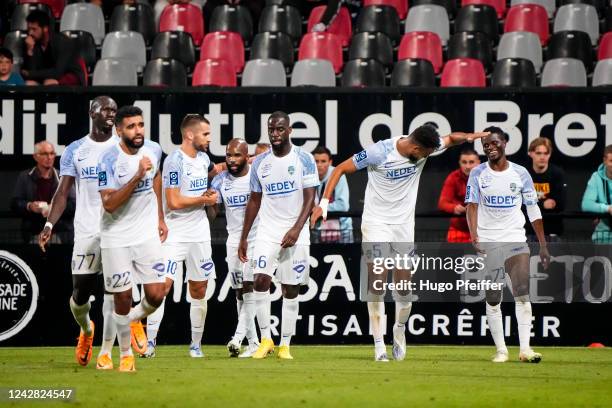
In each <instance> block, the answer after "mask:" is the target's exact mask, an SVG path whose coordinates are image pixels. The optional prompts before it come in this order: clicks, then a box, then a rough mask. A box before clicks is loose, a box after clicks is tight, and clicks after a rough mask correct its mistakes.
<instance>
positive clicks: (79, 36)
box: [62, 31, 98, 72]
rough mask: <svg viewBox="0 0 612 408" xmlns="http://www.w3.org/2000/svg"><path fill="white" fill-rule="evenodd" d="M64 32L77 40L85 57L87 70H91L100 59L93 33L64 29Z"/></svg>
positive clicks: (80, 51)
mask: <svg viewBox="0 0 612 408" xmlns="http://www.w3.org/2000/svg"><path fill="white" fill-rule="evenodd" d="M62 34H64V35H65V36H66V37H68V38H71V39H72V40H73V41H76V43H77V47H78V49H79V55H80V56H81V57H82V58H83V62H84V63H85V66H86V67H87V71H88V72H91V70H92V69H93V68H94V66H95V65H96V61H97V60H98V57H97V55H96V42H95V40H94V39H93V36H92V35H91V33H88V32H87V31H63V32H62Z"/></svg>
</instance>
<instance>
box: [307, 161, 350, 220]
mask: <svg viewBox="0 0 612 408" xmlns="http://www.w3.org/2000/svg"><path fill="white" fill-rule="evenodd" d="M333 170H334V166H329V168H328V169H327V174H325V177H323V180H321V184H319V186H318V187H317V197H321V195H322V194H323V186H324V185H325V184H327V180H328V179H329V176H330V175H331V174H332V171H333ZM349 196H350V195H349V188H348V182H347V181H346V176H345V175H342V177H340V180H339V181H338V184H337V185H336V188H335V189H334V192H333V193H332V199H331V200H329V206H328V207H327V211H329V212H332V211H348V210H349ZM339 220H340V230H341V231H347V230H352V229H353V221H352V220H351V218H349V217H342V218H340V219H339ZM320 228H321V222H320V221H319V222H318V223H317V227H316V229H320Z"/></svg>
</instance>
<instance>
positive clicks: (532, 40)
mask: <svg viewBox="0 0 612 408" xmlns="http://www.w3.org/2000/svg"><path fill="white" fill-rule="evenodd" d="M505 58H525V59H528V60H530V61H531V62H532V63H533V66H534V68H535V70H536V72H540V70H541V69H542V64H543V62H542V60H543V58H542V44H540V38H539V37H538V35H537V34H535V33H530V32H527V31H514V32H512V33H505V34H504V35H502V36H501V39H500V40H499V44H498V46H497V59H498V60H501V59H505Z"/></svg>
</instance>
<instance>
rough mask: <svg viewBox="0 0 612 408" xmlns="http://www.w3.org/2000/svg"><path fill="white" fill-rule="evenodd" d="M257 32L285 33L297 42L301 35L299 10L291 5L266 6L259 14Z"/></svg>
mask: <svg viewBox="0 0 612 408" xmlns="http://www.w3.org/2000/svg"><path fill="white" fill-rule="evenodd" d="M259 32H260V33H263V32H270V33H277V32H281V33H285V34H288V35H289V37H291V39H292V40H293V42H294V43H297V42H298V41H299V39H300V37H302V17H301V16H300V12H299V11H298V9H296V8H295V7H291V6H276V5H274V6H267V7H265V8H264V9H263V10H262V11H261V16H259Z"/></svg>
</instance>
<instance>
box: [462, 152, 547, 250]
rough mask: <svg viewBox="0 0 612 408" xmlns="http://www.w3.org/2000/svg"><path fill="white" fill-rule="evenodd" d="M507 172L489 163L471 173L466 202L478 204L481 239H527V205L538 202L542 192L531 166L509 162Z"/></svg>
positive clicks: (523, 240)
mask: <svg viewBox="0 0 612 408" xmlns="http://www.w3.org/2000/svg"><path fill="white" fill-rule="evenodd" d="M508 164H509V166H508V168H507V169H506V170H504V171H495V170H492V169H491V166H490V165H489V163H488V162H486V163H482V164H481V165H479V166H478V167H475V168H473V169H472V171H471V172H470V178H469V179H468V184H467V187H466V193H465V202H466V203H475V204H478V239H479V240H480V241H481V242H525V241H526V240H527V238H526V237H525V228H524V225H525V216H524V215H523V212H522V211H521V206H522V205H523V204H525V205H527V206H529V205H537V204H538V195H537V192H536V191H535V188H534V186H533V180H532V179H531V176H530V175H529V172H528V171H527V169H525V168H524V167H522V166H519V165H518V164H515V163H512V162H508Z"/></svg>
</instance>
